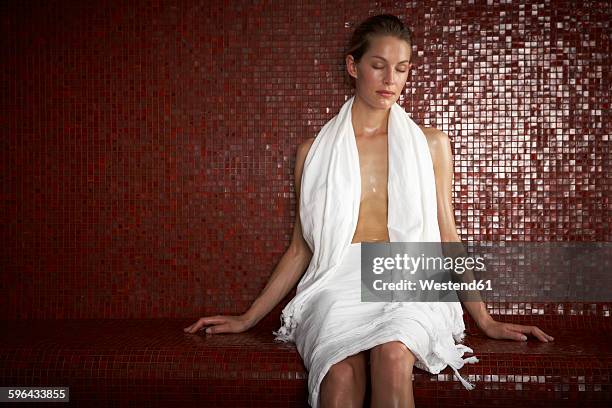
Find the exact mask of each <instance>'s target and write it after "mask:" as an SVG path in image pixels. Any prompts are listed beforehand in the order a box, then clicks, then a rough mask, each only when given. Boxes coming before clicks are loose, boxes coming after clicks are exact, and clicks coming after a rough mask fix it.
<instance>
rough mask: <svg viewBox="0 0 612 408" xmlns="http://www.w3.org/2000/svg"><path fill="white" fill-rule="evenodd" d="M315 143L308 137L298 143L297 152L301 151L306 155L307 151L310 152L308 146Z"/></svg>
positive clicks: (313, 139)
mask: <svg viewBox="0 0 612 408" xmlns="http://www.w3.org/2000/svg"><path fill="white" fill-rule="evenodd" d="M314 141H315V138H314V137H309V138H308V139H306V140H304V141H303V142H302V143H300V145H299V146H298V152H300V151H302V152H303V153H305V154H307V153H308V150H310V146H312V143H313V142H314Z"/></svg>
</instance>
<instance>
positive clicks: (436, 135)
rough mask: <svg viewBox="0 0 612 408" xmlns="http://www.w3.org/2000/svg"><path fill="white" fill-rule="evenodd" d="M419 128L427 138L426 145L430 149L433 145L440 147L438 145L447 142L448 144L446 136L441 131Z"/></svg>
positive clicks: (432, 128)
mask: <svg viewBox="0 0 612 408" xmlns="http://www.w3.org/2000/svg"><path fill="white" fill-rule="evenodd" d="M419 127H420V128H421V130H422V131H423V133H424V134H425V137H426V138H427V143H428V144H429V145H430V147H431V146H432V145H433V146H435V145H440V144H446V143H447V142H449V138H448V135H447V134H446V133H444V132H443V131H441V130H439V129H437V128H435V127H425V126H419Z"/></svg>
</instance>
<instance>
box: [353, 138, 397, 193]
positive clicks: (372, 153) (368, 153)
mask: <svg viewBox="0 0 612 408" xmlns="http://www.w3.org/2000/svg"><path fill="white" fill-rule="evenodd" d="M356 142H357V150H358V152H359V171H360V176H361V200H364V199H367V198H381V199H385V198H386V197H387V179H388V168H389V156H388V144H387V143H388V141H387V135H386V134H384V135H378V136H376V137H368V138H366V137H357V138H356Z"/></svg>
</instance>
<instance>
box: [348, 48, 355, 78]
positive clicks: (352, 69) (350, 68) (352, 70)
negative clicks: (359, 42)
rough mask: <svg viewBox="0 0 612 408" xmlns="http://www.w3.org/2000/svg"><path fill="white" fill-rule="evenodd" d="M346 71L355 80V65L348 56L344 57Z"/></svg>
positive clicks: (352, 59)
mask: <svg viewBox="0 0 612 408" xmlns="http://www.w3.org/2000/svg"><path fill="white" fill-rule="evenodd" d="M346 70H347V71H348V73H349V75H350V76H352V77H353V78H355V79H357V64H356V63H355V59H354V58H353V56H352V55H350V54H349V55H347V56H346Z"/></svg>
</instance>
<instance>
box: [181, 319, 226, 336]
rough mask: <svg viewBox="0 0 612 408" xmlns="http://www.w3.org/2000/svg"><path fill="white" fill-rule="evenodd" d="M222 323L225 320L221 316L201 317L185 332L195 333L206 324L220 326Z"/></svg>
mask: <svg viewBox="0 0 612 408" xmlns="http://www.w3.org/2000/svg"><path fill="white" fill-rule="evenodd" d="M223 322H225V319H224V318H223V317H222V316H212V317H202V318H200V319H199V320H198V321H197V322H195V323H194V324H192V325H191V326H189V328H188V329H187V330H185V331H187V332H188V333H195V332H197V331H199V330H201V329H202V327H204V326H206V325H208V324H220V323H223Z"/></svg>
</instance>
